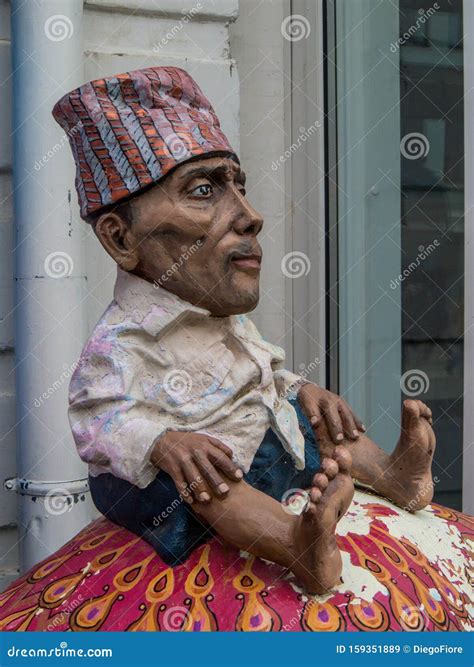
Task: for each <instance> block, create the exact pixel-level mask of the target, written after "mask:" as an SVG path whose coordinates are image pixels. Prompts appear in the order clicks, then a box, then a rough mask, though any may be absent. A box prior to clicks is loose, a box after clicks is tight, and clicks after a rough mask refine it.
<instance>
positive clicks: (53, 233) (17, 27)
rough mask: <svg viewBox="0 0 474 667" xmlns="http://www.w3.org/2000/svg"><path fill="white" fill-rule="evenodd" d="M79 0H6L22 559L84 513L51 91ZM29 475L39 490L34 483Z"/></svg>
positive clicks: (70, 43)
mask: <svg viewBox="0 0 474 667" xmlns="http://www.w3.org/2000/svg"><path fill="white" fill-rule="evenodd" d="M82 5H83V3H82V0H44V1H43V2H41V3H36V2H35V3H33V2H24V0H12V3H11V9H12V12H11V13H12V40H11V41H12V71H13V137H12V138H13V191H14V217H15V229H16V244H15V283H16V288H15V289H16V295H15V299H16V304H15V351H16V388H17V417H18V455H17V464H18V465H17V472H18V476H19V478H20V480H22V481H21V482H18V483H16V482H15V483H11V484H10V486H12V487H14V488H15V489H16V490H17V491H18V492H19V495H18V505H19V511H18V527H19V538H20V569H21V571H24V570H26V569H28V568H29V567H31V566H32V565H33V564H34V563H36V562H37V561H39V560H41V559H42V558H45V557H46V556H47V555H49V554H50V553H51V552H53V551H54V550H55V549H57V548H58V547H59V546H61V545H62V544H64V542H66V541H67V540H68V539H70V538H71V537H72V536H73V535H75V534H76V533H77V532H78V530H80V529H81V528H83V527H84V525H85V524H87V523H88V522H89V520H90V518H91V513H92V509H91V503H90V499H89V496H88V493H87V486H86V478H87V470H86V466H85V465H84V464H83V463H82V462H81V461H80V459H79V457H78V456H77V453H76V451H75V447H74V443H73V440H72V436H71V433H70V429H69V424H68V420H67V388H68V384H69V377H70V375H71V374H72V371H73V369H74V366H75V363H76V361H77V359H78V357H79V355H80V351H81V348H82V345H83V342H84V340H85V338H86V334H87V322H86V312H85V296H86V276H85V270H84V261H83V257H82V247H81V246H82V242H81V238H82V236H83V233H84V232H83V230H82V229H81V225H82V224H83V223H81V221H80V218H79V215H78V210H77V205H76V202H75V194H74V192H71V188H72V184H73V182H74V165H73V161H72V159H71V154H70V151H69V148H68V141H67V137H66V136H65V135H64V134H62V131H61V129H60V128H59V126H58V125H57V124H56V123H55V121H54V119H53V118H52V116H51V109H52V107H53V105H54V103H55V102H56V100H57V99H58V98H59V97H60V96H61V95H62V94H63V93H64V92H66V91H67V90H69V89H71V88H74V87H75V86H77V85H79V84H81V83H83V45H82V34H81V25H82ZM32 480H34V481H32ZM77 484H78V485H79V488H80V489H81V492H80V493H79V494H76V497H77V498H80V500H78V501H77V502H73V503H72V505H71V504H70V503H69V504H68V503H66V504H65V505H64V511H57V508H56V509H54V507H53V509H52V503H51V502H50V500H51V498H52V497H55V498H58V497H59V498H63V499H64V498H65V497H68V496H70V495H71V485H72V487H73V488H74V485H77ZM7 485H8V482H7ZM44 485H46V486H44ZM28 487H30V489H31V488H36V490H39V491H41V493H39V494H36V495H31V494H29V493H27V492H26V489H28ZM55 489H56V493H54V490H55ZM43 491H45V492H44V493H43ZM48 494H49V495H48ZM72 496H74V493H73V494H72Z"/></svg>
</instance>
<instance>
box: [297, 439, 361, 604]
mask: <svg viewBox="0 0 474 667" xmlns="http://www.w3.org/2000/svg"><path fill="white" fill-rule="evenodd" d="M351 463H352V461H351V455H350V454H349V451H348V450H347V448H346V447H339V446H337V447H336V448H335V450H334V458H333V459H330V458H325V459H323V461H322V464H321V472H319V473H317V474H316V475H315V476H314V479H313V486H312V487H311V489H310V490H309V500H308V503H307V505H306V508H305V509H304V511H303V513H302V514H301V516H300V517H298V520H297V521H296V522H295V527H294V548H295V551H296V554H297V558H296V561H295V562H294V563H293V565H292V566H291V570H292V571H293V572H294V574H295V575H296V576H297V577H298V578H299V579H300V580H301V581H302V582H303V583H304V584H305V586H306V588H307V589H308V591H309V592H310V593H318V594H322V593H326V592H327V591H329V590H330V589H331V588H333V587H334V586H336V585H337V584H338V583H339V582H340V578H341V571H342V559H341V554H340V553H339V549H338V546H337V542H336V534H335V532H336V525H337V522H338V521H339V519H340V518H341V517H342V516H343V515H344V514H345V513H346V511H347V508H348V507H349V505H350V503H351V501H352V497H353V495H354V485H353V483H352V479H351V476H350V467H351Z"/></svg>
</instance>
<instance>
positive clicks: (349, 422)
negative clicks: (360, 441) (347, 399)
mask: <svg viewBox="0 0 474 667" xmlns="http://www.w3.org/2000/svg"><path fill="white" fill-rule="evenodd" d="M339 414H340V415H341V422H342V427H343V429H344V433H345V435H346V438H349V439H350V440H357V438H358V437H359V431H358V430H357V427H356V424H355V421H354V417H353V416H352V411H351V410H350V408H349V406H348V405H346V404H345V403H341V404H340V405H339Z"/></svg>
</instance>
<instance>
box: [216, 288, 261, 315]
mask: <svg viewBox="0 0 474 667" xmlns="http://www.w3.org/2000/svg"><path fill="white" fill-rule="evenodd" d="M232 296H233V297H234V298H233V299H232V300H229V299H225V300H220V303H219V306H217V304H216V303H215V302H214V303H213V304H212V309H211V307H209V310H210V312H211V314H212V315H213V316H214V317H228V316H229V315H244V314H245V313H250V312H251V311H252V310H254V309H255V308H256V307H257V304H258V299H259V291H258V287H257V289H256V290H255V291H252V292H248V291H246V292H245V293H242V292H236V291H235V292H233V293H232Z"/></svg>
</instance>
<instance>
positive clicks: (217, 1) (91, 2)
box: [84, 0, 239, 21]
mask: <svg viewBox="0 0 474 667" xmlns="http://www.w3.org/2000/svg"><path fill="white" fill-rule="evenodd" d="M84 4H85V8H86V9H87V8H89V7H90V8H92V7H93V8H94V9H99V10H102V11H107V12H109V11H114V12H121V13H124V14H134V15H136V14H138V15H140V14H141V15H144V14H152V15H154V16H166V17H167V18H171V17H182V16H183V15H184V14H188V13H190V12H191V13H192V12H193V11H196V9H197V10H198V12H197V14H196V15H195V19H197V20H207V21H235V19H236V18H237V16H238V13H239V3H238V0H181V2H179V3H177V2H176V0H162V1H161V2H160V3H157V2H156V0H135V1H134V2H131V1H130V0H85V3H84Z"/></svg>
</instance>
